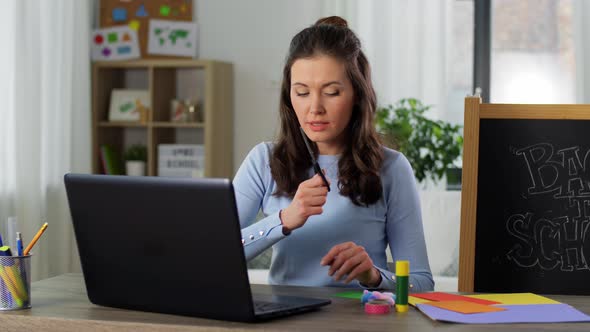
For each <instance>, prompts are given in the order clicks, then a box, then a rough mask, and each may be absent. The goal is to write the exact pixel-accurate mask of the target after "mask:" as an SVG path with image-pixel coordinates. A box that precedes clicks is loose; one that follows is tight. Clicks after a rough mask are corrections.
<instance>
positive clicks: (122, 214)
mask: <svg viewBox="0 0 590 332" xmlns="http://www.w3.org/2000/svg"><path fill="white" fill-rule="evenodd" d="M65 183H66V190H67V195H68V201H69V204H70V211H71V214H72V219H73V223H74V232H75V236H76V241H77V243H78V250H79V254H80V260H81V263H82V270H83V274H84V279H85V282H86V288H87V291H88V297H89V299H90V301H91V302H92V303H95V304H99V305H105V306H113V307H120V308H127V309H136V310H145V311H155V312H163V313H171V314H180V315H190V316H200V317H208V318H216V319H227V320H239V321H248V320H252V319H253V316H254V313H253V307H252V297H251V292H250V285H249V282H248V275H247V268H246V261H245V258H244V253H243V248H242V244H241V235H240V225H239V221H238V216H237V211H236V206H235V198H234V192H233V187H232V184H231V182H230V181H229V180H227V179H174V178H161V177H128V176H106V175H82V174H67V175H66V176H65Z"/></svg>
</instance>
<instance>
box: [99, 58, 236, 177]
mask: <svg viewBox="0 0 590 332" xmlns="http://www.w3.org/2000/svg"><path fill="white" fill-rule="evenodd" d="M92 86H93V89H92V171H93V173H101V172H102V166H101V158H100V147H101V145H103V144H109V145H111V146H112V147H113V148H114V149H115V150H116V151H117V152H118V153H122V152H123V151H124V149H125V148H127V147H129V146H130V145H132V144H137V143H140V144H144V145H146V147H147V150H148V161H147V175H150V176H155V175H157V168H158V167H157V166H158V144H174V143H177V144H203V145H204V148H205V170H204V174H205V176H206V177H226V178H231V177H232V176H233V160H232V158H233V105H234V102H233V66H232V64H230V63H226V62H220V61H215V60H200V59H199V60H193V59H190V60H184V59H182V60H176V59H175V60H168V59H165V60H134V61H117V62H95V63H93V68H92ZM113 89H140V90H147V91H149V95H150V107H149V109H150V112H149V116H148V120H147V122H145V123H140V122H110V121H108V113H109V105H110V97H111V91H112V90H113ZM187 98H190V99H194V98H196V99H198V100H199V102H200V107H201V111H202V114H203V121H202V122H187V123H178V122H170V102H171V100H172V99H187Z"/></svg>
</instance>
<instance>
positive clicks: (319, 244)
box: [233, 143, 434, 292]
mask: <svg viewBox="0 0 590 332" xmlns="http://www.w3.org/2000/svg"><path fill="white" fill-rule="evenodd" d="M272 148H273V144H272V143H260V144H258V145H257V146H255V147H254V148H253V149H252V150H251V151H250V153H249V154H248V156H247V157H246V159H245V160H244V161H243V163H242V165H241V166H240V168H239V169H238V172H237V174H236V176H235V178H234V180H233V185H234V190H235V195H236V203H237V207H238V213H239V218H240V224H241V227H242V237H243V240H242V242H243V243H244V252H245V255H246V259H247V260H250V259H252V258H254V257H256V256H257V255H259V254H260V253H262V252H263V251H264V250H266V249H267V248H269V247H271V246H272V247H273V252H272V260H271V267H270V274H269V283H270V284H280V285H299V286H337V287H338V286H339V287H346V286H348V287H364V286H363V285H362V284H360V283H359V282H353V283H350V284H349V285H346V284H344V283H343V282H342V281H335V280H333V279H332V277H330V276H329V275H328V270H329V266H321V265H320V260H321V259H322V257H324V255H326V254H327V253H328V251H329V250H330V249H331V248H332V247H333V246H335V245H337V244H340V243H343V242H348V241H352V242H354V243H356V244H357V245H361V246H363V247H364V248H365V250H366V251H367V253H368V254H369V256H370V257H371V259H372V260H373V264H374V266H375V267H376V268H377V269H378V270H379V271H380V273H381V277H382V281H381V284H380V285H379V286H378V287H377V288H383V289H390V290H393V289H395V273H394V272H395V271H393V272H392V271H389V270H388V269H387V262H386V248H387V245H389V247H390V249H391V255H392V257H393V260H394V261H396V260H409V261H410V277H409V279H410V280H409V281H410V284H411V285H412V289H411V290H410V291H412V292H422V291H430V290H432V289H433V288H434V281H433V279H432V273H431V272H430V266H429V264H428V256H427V253H426V244H425V241H424V231H423V228H422V215H421V211H420V201H419V198H418V192H417V190H416V182H415V179H414V173H413V171H412V168H411V166H410V163H409V162H408V160H407V159H406V157H405V156H404V155H403V154H401V153H400V152H397V151H395V150H391V149H388V148H385V147H383V151H384V157H385V158H384V163H383V166H382V169H381V183H382V187H383V195H382V197H381V199H380V200H379V201H377V202H376V203H374V204H371V205H369V206H368V207H364V206H358V205H354V204H353V203H352V201H351V200H350V199H349V198H348V197H346V196H342V195H340V193H339V191H338V184H337V182H338V160H339V156H335V155H320V156H318V163H319V164H320V167H321V168H322V169H324V170H325V171H326V175H327V177H328V178H329V179H330V182H331V183H330V192H328V197H327V201H326V203H325V204H324V206H323V213H322V214H320V215H314V216H311V217H309V218H308V219H307V222H306V223H305V224H304V225H303V227H301V228H298V229H295V230H294V231H293V232H291V234H290V235H287V236H286V235H284V234H283V232H282V226H281V221H280V219H279V211H280V210H281V209H284V208H286V207H287V206H289V204H291V201H292V200H291V199H290V198H288V197H284V196H283V197H277V196H273V193H274V192H275V191H276V187H277V185H276V183H275V181H274V180H273V178H272V175H271V171H270V161H269V158H270V156H271V154H272ZM312 176H313V169H312V168H310V170H309V177H312ZM260 210H261V211H262V213H263V215H264V218H263V219H261V220H259V221H258V222H255V220H256V216H257V214H258V212H259V211H260Z"/></svg>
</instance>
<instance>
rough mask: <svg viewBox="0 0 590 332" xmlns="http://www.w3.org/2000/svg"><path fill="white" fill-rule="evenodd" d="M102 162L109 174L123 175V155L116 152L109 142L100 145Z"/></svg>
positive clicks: (103, 168) (104, 169)
mask: <svg viewBox="0 0 590 332" xmlns="http://www.w3.org/2000/svg"><path fill="white" fill-rule="evenodd" d="M100 163H101V165H102V171H103V173H104V174H107V175H122V174H125V173H124V172H123V166H122V165H123V164H122V161H121V156H120V155H119V154H117V153H116V152H115V150H114V149H113V148H112V147H111V146H110V145H107V144H104V145H101V146H100Z"/></svg>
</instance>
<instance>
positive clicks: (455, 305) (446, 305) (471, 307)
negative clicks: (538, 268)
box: [424, 301, 506, 314]
mask: <svg viewBox="0 0 590 332" xmlns="http://www.w3.org/2000/svg"><path fill="white" fill-rule="evenodd" d="M424 304H428V305H431V306H434V307H439V308H442V309H446V310H450V311H455V312H460V313H462V314H477V313H482V312H493V311H504V310H506V309H504V308H500V307H494V306H491V305H484V304H479V303H473V302H468V301H432V302H427V303H424Z"/></svg>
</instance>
